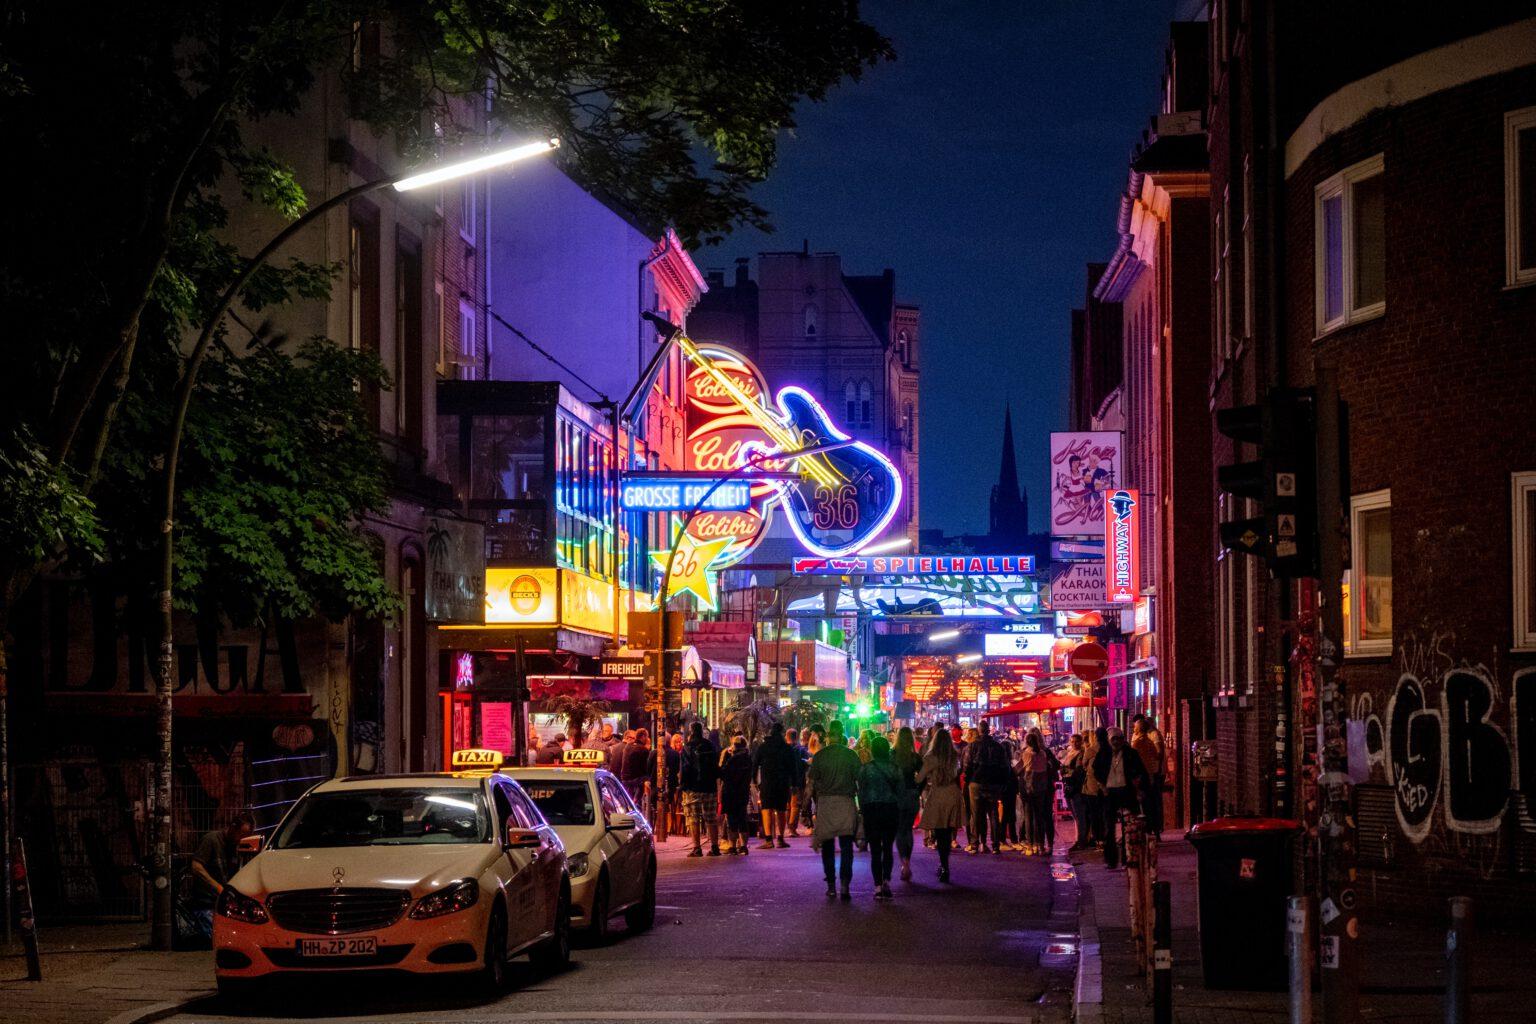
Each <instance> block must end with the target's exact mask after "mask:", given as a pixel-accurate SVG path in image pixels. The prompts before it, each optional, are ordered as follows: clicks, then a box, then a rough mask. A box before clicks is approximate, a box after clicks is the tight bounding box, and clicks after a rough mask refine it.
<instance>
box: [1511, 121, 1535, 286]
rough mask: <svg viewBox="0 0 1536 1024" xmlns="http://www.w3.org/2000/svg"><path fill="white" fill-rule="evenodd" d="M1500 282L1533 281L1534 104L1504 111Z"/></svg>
mask: <svg viewBox="0 0 1536 1024" xmlns="http://www.w3.org/2000/svg"><path fill="white" fill-rule="evenodd" d="M1504 238H1505V243H1504V245H1505V260H1504V266H1505V271H1504V283H1505V284H1507V285H1509V286H1511V287H1513V286H1515V285H1519V284H1536V107H1526V108H1525V109H1524V110H1513V111H1510V112H1509V113H1508V114H1505V115H1504Z"/></svg>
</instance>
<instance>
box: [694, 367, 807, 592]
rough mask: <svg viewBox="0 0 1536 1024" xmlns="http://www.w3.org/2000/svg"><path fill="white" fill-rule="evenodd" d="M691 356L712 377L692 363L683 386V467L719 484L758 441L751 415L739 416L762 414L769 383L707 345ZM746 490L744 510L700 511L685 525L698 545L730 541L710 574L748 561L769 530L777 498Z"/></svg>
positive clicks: (764, 488)
mask: <svg viewBox="0 0 1536 1024" xmlns="http://www.w3.org/2000/svg"><path fill="white" fill-rule="evenodd" d="M696 351H697V352H698V353H699V354H700V355H701V356H702V357H703V358H706V359H708V360H710V362H711V366H712V368H713V369H714V371H715V372H714V373H713V374H711V373H710V372H709V371H707V370H706V369H705V368H704V366H703V365H701V364H700V363H699V362H697V361H695V362H694V363H693V365H691V366H690V367H689V370H688V375H687V377H686V379H685V381H684V393H685V405H684V421H685V425H686V427H687V434H686V436H685V437H684V440H683V468H684V469H685V470H686V471H687V472H689V473H691V474H694V475H695V476H697V477H700V478H716V479H718V478H719V477H721V476H724V475H725V474H727V473H729V472H731V471H732V470H734V469H737V468H738V467H739V466H740V465H741V463H742V462H743V461H745V459H746V457H747V456H746V454H745V451H744V449H745V448H746V446H747V445H748V444H749V443H753V442H757V441H761V440H762V438H763V433H762V431H761V430H759V429H758V428H757V426H756V424H755V423H754V421H753V419H752V416H751V415H750V414H749V413H747V412H744V411H743V406H748V405H750V406H755V407H757V408H759V409H761V408H762V407H763V404H764V403H765V402H766V401H767V398H766V395H767V391H768V384H767V382H766V381H765V380H764V379H763V375H762V373H761V372H760V371H759V370H758V368H757V367H756V366H754V365H753V364H752V361H751V360H749V359H747V358H746V357H745V356H743V355H741V354H740V353H738V352H734V351H732V350H731V349H728V348H724V347H722V346H719V345H712V344H710V345H698V346H696ZM722 382H723V383H722ZM727 384H728V385H729V389H727V387H726V385H727ZM767 468H769V469H782V468H784V467H782V466H770V467H767ZM748 486H749V490H750V494H751V498H752V500H751V503H750V505H749V507H747V508H745V509H742V510H739V511H731V510H727V509H717V510H710V511H705V512H701V513H700V514H698V515H696V516H694V517H693V519H692V520H691V521H690V522H689V524H688V536H690V537H692V538H693V539H694V540H695V541H697V542H700V543H704V542H707V541H713V540H727V541H729V542H730V543H729V544H728V545H726V547H725V549H724V552H723V554H722V555H721V556H720V557H718V558H717V559H716V560H715V563H714V565H713V568H715V569H724V568H725V567H726V566H729V565H734V564H736V563H737V562H739V561H741V560H742V559H743V558H745V557H747V555H748V554H750V553H751V552H752V549H753V548H755V547H757V545H758V542H759V541H760V540H761V539H762V536H763V533H764V531H765V530H766V529H767V528H768V521H769V517H770V515H771V513H772V508H773V505H774V503H775V501H776V498H777V494H776V492H775V491H774V489H773V488H772V487H771V486H770V485H769V484H767V483H766V482H764V483H749V485H748ZM722 489H723V488H722ZM684 507H685V508H687V507H688V506H684Z"/></svg>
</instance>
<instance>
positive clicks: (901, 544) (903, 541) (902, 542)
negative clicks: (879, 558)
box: [855, 537, 912, 555]
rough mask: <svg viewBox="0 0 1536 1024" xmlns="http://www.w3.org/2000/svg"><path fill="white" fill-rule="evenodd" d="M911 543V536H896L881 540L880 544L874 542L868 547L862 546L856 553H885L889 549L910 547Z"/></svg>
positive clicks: (895, 549) (896, 549)
mask: <svg viewBox="0 0 1536 1024" xmlns="http://www.w3.org/2000/svg"><path fill="white" fill-rule="evenodd" d="M911 545H912V538H911V537H895V538H893V539H891V540H886V541H881V542H880V543H879V544H873V545H871V546H869V547H867V548H860V549H859V550H858V551H857V552H855V554H860V555H883V554H885V553H886V552H888V551H900V550H901V549H902V548H905V547H910V546H911Z"/></svg>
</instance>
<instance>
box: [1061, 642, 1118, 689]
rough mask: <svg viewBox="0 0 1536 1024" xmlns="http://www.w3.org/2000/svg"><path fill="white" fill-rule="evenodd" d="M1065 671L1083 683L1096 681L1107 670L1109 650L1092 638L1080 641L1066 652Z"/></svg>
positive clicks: (1102, 676)
mask: <svg viewBox="0 0 1536 1024" xmlns="http://www.w3.org/2000/svg"><path fill="white" fill-rule="evenodd" d="M1067 671H1068V672H1071V673H1072V674H1073V675H1075V676H1077V678H1079V679H1081V680H1082V681H1083V682H1085V683H1096V682H1098V681H1099V680H1100V679H1103V678H1104V673H1106V672H1108V671H1109V652H1108V651H1106V650H1105V649H1104V645H1103V644H1096V643H1094V642H1093V641H1092V640H1089V641H1087V642H1085V643H1080V644H1078V645H1077V646H1076V647H1074V648H1072V650H1071V651H1070V652H1068V654H1067Z"/></svg>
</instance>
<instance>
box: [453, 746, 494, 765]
mask: <svg viewBox="0 0 1536 1024" xmlns="http://www.w3.org/2000/svg"><path fill="white" fill-rule="evenodd" d="M501 760H502V757H501V751H499V750H455V751H454V752H453V767H455V768H500V767H501Z"/></svg>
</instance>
